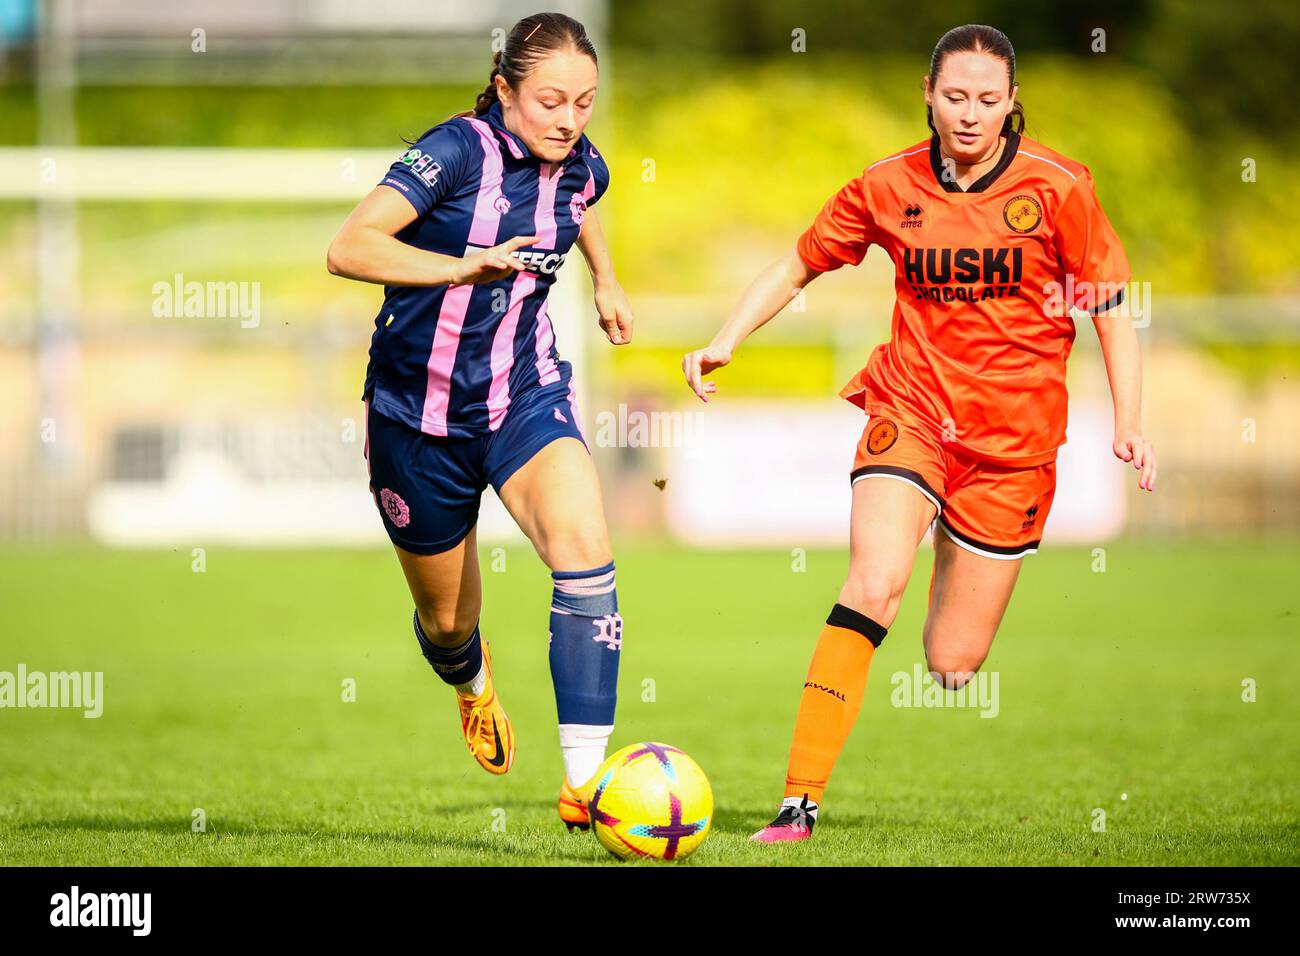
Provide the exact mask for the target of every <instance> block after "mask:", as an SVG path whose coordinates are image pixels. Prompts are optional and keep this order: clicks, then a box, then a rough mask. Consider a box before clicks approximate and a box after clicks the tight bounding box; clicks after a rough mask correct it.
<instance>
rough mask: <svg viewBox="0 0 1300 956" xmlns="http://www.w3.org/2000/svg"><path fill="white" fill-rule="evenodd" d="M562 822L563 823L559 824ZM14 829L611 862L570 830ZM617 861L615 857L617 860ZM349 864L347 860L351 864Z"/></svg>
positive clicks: (96, 822) (55, 823)
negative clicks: (506, 833) (539, 839)
mask: <svg viewBox="0 0 1300 956" xmlns="http://www.w3.org/2000/svg"><path fill="white" fill-rule="evenodd" d="M557 825H558V824H557ZM11 829H12V830H13V831H25V832H29V833H41V832H51V831H54V832H67V833H105V834H108V833H124V834H125V833H148V834H154V835H157V836H162V837H186V836H194V837H197V838H202V839H207V840H212V841H214V843H215V842H219V841H220V840H223V839H228V838H232V837H239V838H253V839H277V838H289V839H302V840H310V841H314V842H316V843H317V844H319V845H324V844H326V843H331V842H339V843H347V844H349V845H352V844H355V843H358V842H366V843H369V842H375V843H393V844H398V845H402V846H406V847H409V848H411V849H412V850H415V851H417V852H418V851H421V850H425V851H430V850H435V849H436V850H444V851H447V852H451V853H470V852H474V851H482V852H484V853H488V854H495V855H498V856H506V857H513V858H517V859H519V860H521V861H528V862H532V863H542V862H544V861H548V860H567V861H573V862H576V863H601V862H606V861H605V860H603V859H602V858H601V857H599V856H593V854H592V853H590V852H585V853H584V852H581V850H582V849H587V850H590V846H589V845H588V844H587V843H586V841H585V840H581V839H580V838H579V837H571V836H570V835H568V834H565V833H557V834H556V838H557V842H558V843H559V844H560V845H559V846H558V847H557V846H552V845H549V844H548V845H546V846H532V847H528V846H516V845H514V841H510V840H504V839H494V838H492V837H487V836H483V835H482V834H478V833H474V832H472V831H471V832H462V833H455V834H448V835H446V836H441V835H437V834H430V833H419V832H416V831H414V830H411V831H408V832H394V831H391V830H337V829H331V828H326V827H317V828H312V829H308V828H298V827H284V826H262V825H259V824H256V823H251V822H248V821H245V820H238V819H237V820H233V821H229V822H226V823H224V824H223V825H222V826H220V827H217V826H213V825H211V824H209V826H208V829H207V831H206V832H204V833H198V834H193V833H191V832H190V830H189V828H188V827H186V826H183V825H182V826H178V825H177V818H176V817H174V816H169V817H165V818H162V817H159V818H152V819H132V818H127V817H103V816H99V817H90V816H85V817H67V818H64V819H59V820H39V821H36V820H33V821H28V822H25V823H19V824H15V825H13V826H12V828H11ZM566 838H570V839H572V840H573V845H572V846H571V847H565V846H564V841H565V839H566ZM611 862H612V861H611ZM345 865H346V864H345Z"/></svg>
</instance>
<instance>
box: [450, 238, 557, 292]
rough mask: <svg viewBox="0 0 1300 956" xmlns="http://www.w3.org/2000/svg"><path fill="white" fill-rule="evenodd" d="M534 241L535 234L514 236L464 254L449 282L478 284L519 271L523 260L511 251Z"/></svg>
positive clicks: (522, 266) (493, 280) (535, 239)
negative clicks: (497, 243)
mask: <svg viewBox="0 0 1300 956" xmlns="http://www.w3.org/2000/svg"><path fill="white" fill-rule="evenodd" d="M536 241H537V237H536V236H515V237H514V238H513V239H507V240H506V241H505V242H503V243H501V245H499V246H493V247H492V248H491V249H484V250H483V251H482V252H476V253H474V254H473V255H470V256H466V257H465V258H463V259H461V260H460V263H461V264H460V268H459V269H457V271H456V276H455V278H454V279H453V280H452V283H451V284H452V285H478V284H479V283H480V282H495V281H496V280H497V279H504V278H505V277H506V276H508V275H510V274H511V273H514V272H519V271H521V270H522V269H523V268H524V264H523V262H521V261H520V260H519V259H517V258H515V257H514V256H513V255H512V254H511V253H513V252H514V251H515V250H516V249H518V248H519V247H520V246H528V245H532V244H533V243H534V242H536Z"/></svg>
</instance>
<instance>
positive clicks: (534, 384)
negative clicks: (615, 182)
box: [328, 13, 633, 829]
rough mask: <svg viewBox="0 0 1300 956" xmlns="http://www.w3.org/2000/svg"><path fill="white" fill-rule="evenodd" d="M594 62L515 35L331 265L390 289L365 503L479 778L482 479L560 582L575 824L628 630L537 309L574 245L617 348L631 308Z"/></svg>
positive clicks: (490, 756)
mask: <svg viewBox="0 0 1300 956" xmlns="http://www.w3.org/2000/svg"><path fill="white" fill-rule="evenodd" d="M596 85H597V65H596V51H595V49H594V48H593V47H592V44H591V40H590V39H589V38H588V36H587V33H586V30H585V29H584V27H583V26H582V24H580V23H578V22H577V21H576V20H573V19H570V18H569V17H566V16H562V15H560V14H555V13H541V14H537V15H535V16H531V17H528V18H526V19H524V20H521V21H519V22H518V23H517V24H515V26H514V28H513V29H512V30H511V32H510V35H509V37H508V38H507V40H506V43H505V49H504V50H503V51H501V52H500V53H498V54H497V55H496V57H495V61H494V68H493V70H492V76H491V80H490V81H489V83H488V86H487V89H485V90H484V91H483V92H482V93H480V94H479V97H478V101H477V104H476V105H475V107H474V110H473V112H472V113H464V114H460V115H458V116H454V117H452V118H451V119H449V120H447V121H446V122H444V123H440V124H439V125H437V126H435V127H434V128H433V129H431V130H429V131H428V132H427V133H425V134H424V135H423V136H421V137H420V139H419V140H418V141H417V142H416V143H415V145H414V146H413V147H412V148H411V149H409V150H407V152H406V153H405V154H404V155H403V156H402V157H401V158H400V159H399V160H397V161H396V162H394V163H393V165H392V167H391V168H390V169H389V171H388V173H387V174H386V175H385V176H384V178H383V180H382V182H381V183H380V184H379V185H378V186H377V187H376V188H375V189H374V190H373V191H372V192H371V193H370V195H368V196H367V197H366V198H365V199H363V200H362V201H361V202H360V203H359V204H358V205H357V207H356V209H355V210H353V212H352V214H351V216H349V217H348V219H347V221H346V222H345V223H344V224H343V226H342V228H341V229H340V230H339V233H338V235H337V236H336V237H335V238H334V241H333V243H332V244H331V246H330V249H329V256H328V264H329V270H330V272H332V273H334V274H335V275H342V276H346V277H348V278H351V279H360V280H362V281H365V282H376V283H379V282H382V283H384V285H385V289H384V304H383V307H382V308H381V309H380V311H379V315H378V316H377V317H376V319H375V332H374V337H373V339H372V342H371V346H370V363H369V367H368V368H367V371H366V380H365V386H364V388H363V391H362V397H363V399H364V401H365V403H366V422H367V426H366V452H365V453H366V457H367V459H368V462H369V469H370V487H371V493H372V495H373V496H374V499H375V503H376V505H377V506H378V508H379V512H380V514H381V516H382V518H383V522H384V527H385V529H386V530H387V531H388V535H389V537H390V538H391V539H392V541H393V545H394V547H395V549H396V551H397V557H398V560H399V561H400V563H401V566H402V570H403V572H404V573H405V576H406V581H407V584H408V585H409V587H410V591H411V596H412V598H413V599H414V602H415V616H414V629H415V636H416V639H417V641H418V642H419V645H420V649H421V650H422V651H423V653H424V656H425V657H426V658H427V659H428V661H429V663H430V664H431V665H432V666H433V669H434V671H435V672H436V673H437V674H438V676H439V677H441V678H442V680H443V681H445V682H446V683H448V684H451V685H453V686H454V687H455V689H456V701H457V704H458V705H459V708H460V718H461V728H462V731H463V732H464V736H465V743H466V745H467V746H468V747H469V751H470V753H471V754H472V755H473V756H474V758H475V759H476V760H477V761H478V762H479V764H481V765H482V767H483V768H484V769H485V770H487V771H488V772H489V773H494V774H503V773H505V772H506V771H508V770H509V769H510V767H511V764H512V763H513V760H514V753H515V735H514V730H513V728H512V727H511V725H510V720H509V719H508V718H507V716H506V712H505V710H504V709H503V708H502V706H501V701H500V698H499V697H498V696H497V693H496V690H495V688H494V686H493V682H492V663H491V658H490V656H489V654H488V646H487V644H485V643H482V642H481V638H480V635H479V627H478V622H479V611H480V609H481V606H482V582H481V580H480V577H479V566H478V554H477V547H476V537H475V522H476V521H477V518H478V509H479V499H480V495H481V494H482V492H483V489H484V488H485V487H486V486H487V485H488V484H491V485H492V487H493V488H494V489H495V490H496V492H497V494H498V495H499V496H500V498H501V501H502V502H503V503H504V504H505V506H506V508H507V510H508V511H509V512H510V514H511V516H512V517H513V518H514V520H515V521H516V522H517V523H518V525H519V527H520V528H521V529H522V530H523V531H524V533H525V534H526V535H527V536H528V538H529V540H531V541H532V543H533V546H534V547H535V548H536V550H537V553H538V555H539V556H540V557H541V559H542V560H543V561H544V562H545V563H546V564H547V566H548V567H550V569H551V577H552V578H553V582H554V592H553V597H552V601H551V614H550V667H551V676H552V679H553V681H554V685H555V700H556V707H557V710H558V714H559V725H560V747H561V750H562V754H563V758H564V766H565V780H564V784H563V785H562V788H561V792H560V815H561V818H562V819H563V820H564V821H565V823H566V824H567V825H569V828H570V829H572V828H573V827H574V826H580V827H582V828H584V829H585V827H586V825H587V822H588V815H587V810H586V799H585V798H584V797H583V796H582V785H583V784H584V783H586V782H587V781H588V778H590V777H591V776H592V775H593V774H594V772H595V769H596V767H597V765H598V764H599V763H600V762H601V761H602V760H603V759H604V755H605V747H606V744H607V742H608V739H609V735H610V732H611V731H612V730H613V723H614V705H615V690H616V683H617V678H618V661H619V649H620V647H621V644H622V633H623V624H622V618H620V617H619V614H618V599H617V596H616V592H615V586H614V563H613V559H612V556H611V553H610V546H609V536H608V533H607V531H606V527H605V517H604V512H603V510H602V507H601V498H600V485H599V483H598V481H597V477H596V470H595V468H594V467H593V465H592V461H591V456H590V454H589V452H588V449H587V446H586V442H585V439H584V438H583V434H582V431H581V429H580V427H579V423H578V415H577V411H576V410H575V408H574V402H573V395H574V388H573V382H572V379H571V368H570V365H569V363H568V362H566V361H562V360H560V358H559V354H558V352H557V351H556V347H555V334H554V330H553V328H552V325H551V320H550V318H549V316H548V315H547V295H548V293H549V292H550V290H551V286H552V284H553V283H554V281H555V273H556V270H557V269H558V268H559V267H560V265H561V264H562V263H563V262H564V259H565V257H566V256H567V255H568V253H569V250H570V249H571V248H572V246H573V245H574V243H575V242H576V243H577V245H578V248H579V249H581V250H582V253H583V256H584V257H585V258H586V261H587V266H588V268H589V269H590V271H591V276H592V281H593V284H594V287H595V292H596V307H597V311H598V313H599V316H600V326H601V328H602V329H603V330H604V332H605V334H606V335H607V336H608V338H609V341H610V342H611V343H613V344H615V345H622V344H625V343H626V342H628V341H630V340H631V337H632V325H633V319H632V311H631V308H630V306H629V304H628V301H627V297H626V296H625V295H624V294H623V290H622V288H621V287H620V286H619V284H618V281H617V280H616V279H615V277H614V269H613V266H612V264H611V262H610V257H609V253H608V251H607V249H606V246H605V241H604V236H603V234H602V232H601V228H600V223H599V222H598V221H597V219H596V217H595V214H594V213H593V212H592V211H591V208H590V207H591V206H592V205H594V204H595V203H596V202H597V201H598V200H599V199H600V197H601V196H602V195H603V194H604V192H605V189H606V187H607V186H608V185H609V170H608V168H607V167H606V165H605V161H604V160H603V159H602V158H601V156H600V154H599V153H598V152H596V149H595V147H594V146H592V145H591V143H590V142H589V141H588V139H587V137H586V136H584V135H583V129H584V128H585V127H586V125H587V122H588V120H589V119H590V117H591V110H592V102H593V99H594V98H595V95H596Z"/></svg>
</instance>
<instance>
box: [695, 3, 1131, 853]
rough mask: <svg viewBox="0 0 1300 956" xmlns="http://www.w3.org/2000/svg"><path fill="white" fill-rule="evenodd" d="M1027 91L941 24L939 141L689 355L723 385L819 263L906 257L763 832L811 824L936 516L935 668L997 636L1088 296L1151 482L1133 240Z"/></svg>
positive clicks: (930, 652)
mask: <svg viewBox="0 0 1300 956" xmlns="http://www.w3.org/2000/svg"><path fill="white" fill-rule="evenodd" d="M1017 92H1018V87H1017V85H1016V80H1015V51H1014V50H1013V49H1012V46H1011V42H1010V41H1009V40H1008V39H1007V38H1006V36H1005V35H1003V34H1002V33H1001V32H1000V31H998V30H995V29H993V28H992V27H987V26H978V25H968V26H963V27H957V28H956V29H954V30H950V31H949V32H948V33H946V34H944V36H943V37H942V38H940V40H939V43H938V44H937V46H936V47H935V49H934V53H933V55H932V57H931V59H930V72H929V75H928V76H927V77H926V79H925V102H926V107H927V113H928V116H929V120H930V129H931V131H932V133H933V135H932V136H931V137H930V139H929V140H928V141H922V142H920V143H917V144H916V145H914V146H910V147H908V148H907V149H905V150H903V151H901V152H899V153H895V154H894V155H892V156H889V157H886V158H885V159H882V160H880V161H879V162H876V163H873V164H872V165H870V166H868V167H867V168H866V170H865V171H864V172H863V174H862V175H861V176H859V177H857V178H855V179H853V180H851V181H850V182H849V183H848V184H847V185H845V186H844V188H843V189H841V190H840V191H839V192H838V193H837V194H836V195H835V196H833V197H831V199H830V200H829V201H828V202H827V203H826V206H825V208H824V209H822V211H821V213H820V214H819V215H818V216H817V219H816V221H815V222H814V223H813V224H812V226H811V227H810V228H809V229H808V230H807V231H806V232H805V233H804V234H803V235H802V236H800V237H799V241H798V244H797V246H796V248H795V250H793V251H792V252H790V253H789V254H788V255H787V256H785V257H784V258H782V259H781V260H779V261H778V262H776V263H774V264H773V265H772V266H771V267H769V268H768V269H767V270H765V271H764V272H763V273H762V274H760V275H759V277H758V278H757V279H756V280H755V281H754V283H753V284H752V285H751V286H750V288H749V289H748V291H747V292H746V293H745V295H744V297H743V298H742V299H741V301H740V304H739V306H738V307H737V308H736V310H735V311H734V312H733V313H732V315H731V317H730V318H729V319H728V320H727V322H726V323H725V324H724V325H723V327H722V329H721V330H720V331H719V332H718V334H717V335H716V336H715V337H714V339H713V342H712V343H711V344H710V345H709V346H708V347H706V348H703V349H699V350H697V351H694V352H691V353H689V354H688V355H686V356H685V358H684V359H683V361H682V368H683V372H684V373H685V375H686V380H687V382H688V384H689V385H690V386H691V388H692V389H693V390H694V391H695V393H696V394H697V395H698V396H699V397H700V398H701V399H702V400H704V401H708V400H709V395H710V394H712V393H713V392H714V391H715V389H716V386H715V385H714V383H712V382H707V383H706V382H705V381H704V379H703V376H705V375H707V374H708V373H710V372H711V371H713V370H714V369H717V368H720V367H721V366H724V365H726V364H728V363H729V362H730V361H731V357H732V353H733V352H734V350H735V349H736V348H737V347H738V346H739V345H740V343H741V342H743V341H744V340H745V338H746V337H747V336H749V335H750V333H752V332H754V331H755V330H756V329H757V328H759V327H760V326H762V325H763V324H764V323H766V322H767V321H768V320H769V319H771V318H772V317H773V316H774V315H776V314H777V313H778V312H779V311H781V309H782V308H783V307H784V306H785V304H786V303H787V302H789V301H790V299H791V298H792V297H793V296H794V295H795V294H796V293H797V292H798V291H799V290H800V289H802V288H803V287H804V286H806V285H807V284H808V283H809V282H811V281H812V280H813V279H815V278H816V277H817V276H818V275H820V274H822V273H823V272H829V271H831V270H833V269H838V268H839V267H840V266H842V265H845V264H850V265H857V264H858V263H860V262H861V261H862V259H863V257H864V256H865V255H866V253H867V249H868V247H869V246H871V245H872V244H875V245H879V246H880V247H882V248H883V249H884V250H885V251H886V252H887V253H888V254H889V256H890V258H891V259H892V260H893V262H894V266H895V289H896V291H897V302H896V304H895V307H894V315H893V327H892V331H891V334H890V339H889V341H888V342H887V343H885V344H884V345H881V346H879V347H877V348H876V349H875V351H874V352H873V353H872V354H871V358H870V360H869V361H868V363H867V366H866V368H864V369H863V370H862V371H861V372H859V373H858V374H857V375H856V376H854V378H853V380H852V381H850V382H849V384H848V385H846V386H845V388H844V389H843V390H842V391H841V393H840V394H841V395H843V396H844V397H845V398H846V399H848V400H849V401H851V402H853V403H854V404H856V405H859V406H861V407H862V408H863V409H865V410H866V412H867V415H868V418H867V424H866V427H865V429H864V430H863V434H862V439H861V441H860V442H859V444H858V447H857V455H856V458H855V460H854V462H853V469H852V473H851V481H852V484H853V510H852V519H851V529H850V558H849V573H848V577H847V580H846V581H845V583H844V586H843V588H842V589H841V591H840V594H839V600H838V602H837V603H836V604H835V606H834V608H833V609H832V610H831V613H830V616H829V617H828V618H827V621H826V625H825V627H824V628H823V629H822V632H821V636H820V638H819V639H818V642H817V647H816V650H815V651H814V653H813V659H812V664H811V665H810V667H809V670H808V676H807V679H806V681H805V683H804V689H803V695H802V697H801V699H800V703H799V713H798V717H797V718H796V720H795V731H794V742H793V744H792V746H791V748H790V762H789V766H788V769H787V773H786V786H785V799H784V800H783V801H782V805H781V809H780V811H779V814H778V815H777V817H776V819H775V820H773V821H772V822H771V823H770V824H768V825H767V826H766V827H764V828H763V829H762V830H760V831H759V832H758V833H756V834H754V836H753V839H755V840H757V841H760V842H764V843H774V842H784V841H789V840H802V839H806V838H807V837H809V836H811V835H812V829H813V825H814V824H815V822H816V819H817V808H818V804H819V803H820V802H821V800H822V795H823V793H824V791H825V789H826V784H827V781H828V779H829V778H830V774H831V769H832V768H833V767H834V765H835V760H836V758H837V757H838V756H839V753H840V750H841V749H842V748H843V746H844V742H845V740H846V739H847V738H848V735H849V731H850V730H851V729H852V727H853V724H854V722H855V721H856V719H857V715H858V711H859V710H860V709H861V706H862V698H863V694H864V693H865V690H866V683H867V670H868V668H869V666H870V663H871V656H872V653H873V652H874V650H875V649H876V648H877V647H879V646H880V642H881V641H882V640H883V639H884V637H885V634H886V631H887V629H888V628H889V626H890V625H891V624H892V623H893V620H894V616H895V614H896V613H897V611H898V605H899V602H900V600H901V599H902V596H903V590H904V588H905V587H906V585H907V581H908V578H909V577H910V576H911V573H912V565H913V561H914V559H915V553H916V548H917V546H918V545H919V544H920V542H921V540H922V539H923V538H924V536H925V533H926V531H927V529H929V528H931V527H932V526H933V525H935V524H937V526H938V528H940V529H942V533H941V534H940V533H938V532H936V533H935V535H934V549H935V559H934V575H933V578H932V579H931V584H930V601H929V608H928V611H927V614H926V620H925V629H924V634H923V642H924V647H925V655H926V661H927V664H928V666H929V669H930V672H931V674H932V676H934V677H935V679H936V680H939V681H941V682H942V683H943V685H944V686H945V687H947V688H949V689H952V690H955V689H957V688H960V687H962V686H964V685H965V684H966V682H967V681H969V680H970V679H971V678H972V677H973V676H974V674H975V671H977V670H978V669H979V667H980V665H981V664H983V662H984V659H985V658H986V657H987V656H988V653H989V648H990V646H991V644H992V642H993V638H994V635H995V634H996V633H997V629H998V625H999V623H1000V622H1001V620H1002V615H1003V612H1004V611H1005V610H1006V607H1007V603H1008V602H1009V601H1010V599H1011V592H1012V589H1013V588H1014V587H1015V583H1016V577H1017V575H1018V574H1019V571H1020V561H1021V559H1022V558H1023V557H1024V556H1025V555H1026V554H1033V553H1034V552H1035V550H1036V549H1037V547H1038V544H1039V539H1040V537H1041V529H1042V527H1043V524H1044V522H1045V521H1046V520H1047V514H1048V512H1049V510H1050V509H1051V506H1052V496H1053V494H1054V492H1055V488H1056V453H1057V448H1058V446H1059V445H1061V444H1062V443H1063V442H1064V440H1065V424H1066V391H1065V361H1066V358H1067V356H1068V355H1069V353H1070V346H1071V344H1072V342H1073V340H1074V323H1073V319H1072V316H1071V313H1072V312H1076V310H1082V311H1083V312H1086V313H1089V314H1090V315H1091V317H1092V320H1093V322H1094V325H1095V326H1096V329H1097V334H1098V336H1099V338H1100V342H1101V349H1102V354H1103V356H1104V359H1105V363H1106V371H1107V374H1108V376H1109V379H1110V388H1111V395H1112V398H1113V400H1114V406H1115V438H1114V446H1113V448H1114V453H1115V455H1116V457H1118V458H1120V459H1121V460H1123V461H1127V462H1131V463H1132V465H1133V467H1134V468H1135V469H1137V471H1138V473H1139V478H1138V484H1139V486H1140V487H1141V488H1143V489H1145V490H1147V491H1150V490H1152V489H1154V487H1155V480H1156V458H1155V453H1154V451H1153V450H1152V448H1151V445H1150V444H1149V443H1148V442H1147V441H1146V440H1145V439H1144V438H1143V437H1142V426H1141V391H1142V385H1141V383H1142V371H1141V368H1142V366H1141V355H1140V352H1139V349H1138V341H1137V334H1136V332H1135V331H1134V329H1133V326H1132V323H1131V322H1130V321H1129V320H1128V318H1127V309H1126V307H1125V306H1124V304H1123V302H1124V290H1125V287H1126V286H1127V284H1128V282H1129V279H1130V275H1129V265H1128V260H1127V258H1126V256H1125V254H1124V249H1123V246H1122V245H1121V244H1120V241H1119V238H1118V237H1117V236H1116V235H1115V232H1114V230H1113V229H1112V228H1111V225H1110V223H1109V222H1108V221H1107V219H1106V215H1105V213H1103V212H1102V209H1101V206H1100V205H1099V204H1098V202H1097V197H1096V194H1095V192H1094V190H1093V183H1092V176H1091V175H1090V174H1089V172H1088V170H1087V168H1086V167H1084V166H1082V165H1080V164H1079V163H1076V162H1074V161H1072V160H1069V159H1066V158H1065V157H1064V156H1061V155H1060V154H1059V153H1055V152H1053V151H1052V150H1050V149H1048V148H1047V147H1045V146H1043V145H1041V144H1039V143H1036V142H1033V141H1032V140H1029V139H1026V138H1025V137H1023V136H1021V135H1020V133H1021V132H1022V131H1023V129H1024V112H1023V110H1022V108H1021V106H1020V104H1019V103H1018V102H1016V94H1017ZM871 478H886V479H891V480H888V481H869V480H867V479H871Z"/></svg>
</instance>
